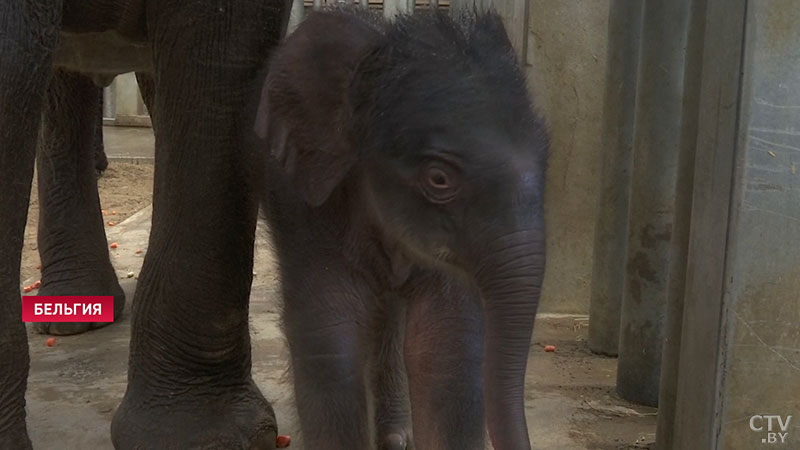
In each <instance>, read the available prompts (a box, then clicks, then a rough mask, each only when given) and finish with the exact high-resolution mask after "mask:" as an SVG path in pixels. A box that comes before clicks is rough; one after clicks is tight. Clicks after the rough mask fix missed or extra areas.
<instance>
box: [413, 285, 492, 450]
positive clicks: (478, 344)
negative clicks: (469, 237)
mask: <svg viewBox="0 0 800 450" xmlns="http://www.w3.org/2000/svg"><path fill="white" fill-rule="evenodd" d="M443 277H444V275H430V276H428V277H426V279H424V280H417V281H414V282H413V283H411V284H412V285H413V287H412V288H411V289H410V290H409V292H408V294H407V295H406V298H407V299H408V316H407V317H408V318H407V320H408V323H407V325H406V337H405V349H404V350H405V351H404V353H405V361H406V368H407V372H408V383H409V390H410V394H411V413H412V417H413V428H414V443H415V446H416V448H418V449H436V450H482V449H483V448H484V447H485V433H484V429H485V419H484V404H483V391H482V384H481V382H482V376H481V369H482V355H483V320H482V317H483V316H482V312H481V308H480V303H479V302H480V299H479V297H478V295H477V294H476V293H475V292H473V291H471V290H470V289H468V288H467V287H463V286H461V285H459V284H457V283H455V282H454V281H452V280H450V281H449V282H447V281H446V280H443V279H442V278H443Z"/></svg>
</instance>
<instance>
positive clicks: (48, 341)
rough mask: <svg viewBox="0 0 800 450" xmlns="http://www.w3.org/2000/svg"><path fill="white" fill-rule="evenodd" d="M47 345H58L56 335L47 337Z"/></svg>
mask: <svg viewBox="0 0 800 450" xmlns="http://www.w3.org/2000/svg"><path fill="white" fill-rule="evenodd" d="M45 345H47V346H48V347H53V346H54V345H56V338H54V337H51V338H47V341H45Z"/></svg>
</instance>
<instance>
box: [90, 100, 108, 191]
mask: <svg viewBox="0 0 800 450" xmlns="http://www.w3.org/2000/svg"><path fill="white" fill-rule="evenodd" d="M95 89H96V90H97V97H98V99H97V103H98V105H97V108H96V109H95V113H94V121H95V122H94V138H93V145H94V168H95V170H97V174H98V175H102V174H103V172H104V171H105V170H106V169H107V168H108V156H106V148H105V144H104V143H103V88H99V87H98V88H95Z"/></svg>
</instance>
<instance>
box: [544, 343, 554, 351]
mask: <svg viewBox="0 0 800 450" xmlns="http://www.w3.org/2000/svg"><path fill="white" fill-rule="evenodd" d="M544 351H546V352H554V351H556V346H555V345H545V346H544Z"/></svg>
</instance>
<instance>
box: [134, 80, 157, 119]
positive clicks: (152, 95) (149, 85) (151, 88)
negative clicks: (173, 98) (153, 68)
mask: <svg viewBox="0 0 800 450" xmlns="http://www.w3.org/2000/svg"><path fill="white" fill-rule="evenodd" d="M136 84H138V85H139V93H140V94H142V101H144V106H145V107H146V108H147V113H148V114H150V121H151V123H153V124H155V118H154V117H153V115H154V108H155V103H156V82H155V80H154V79H153V74H151V73H148V72H136Z"/></svg>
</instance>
